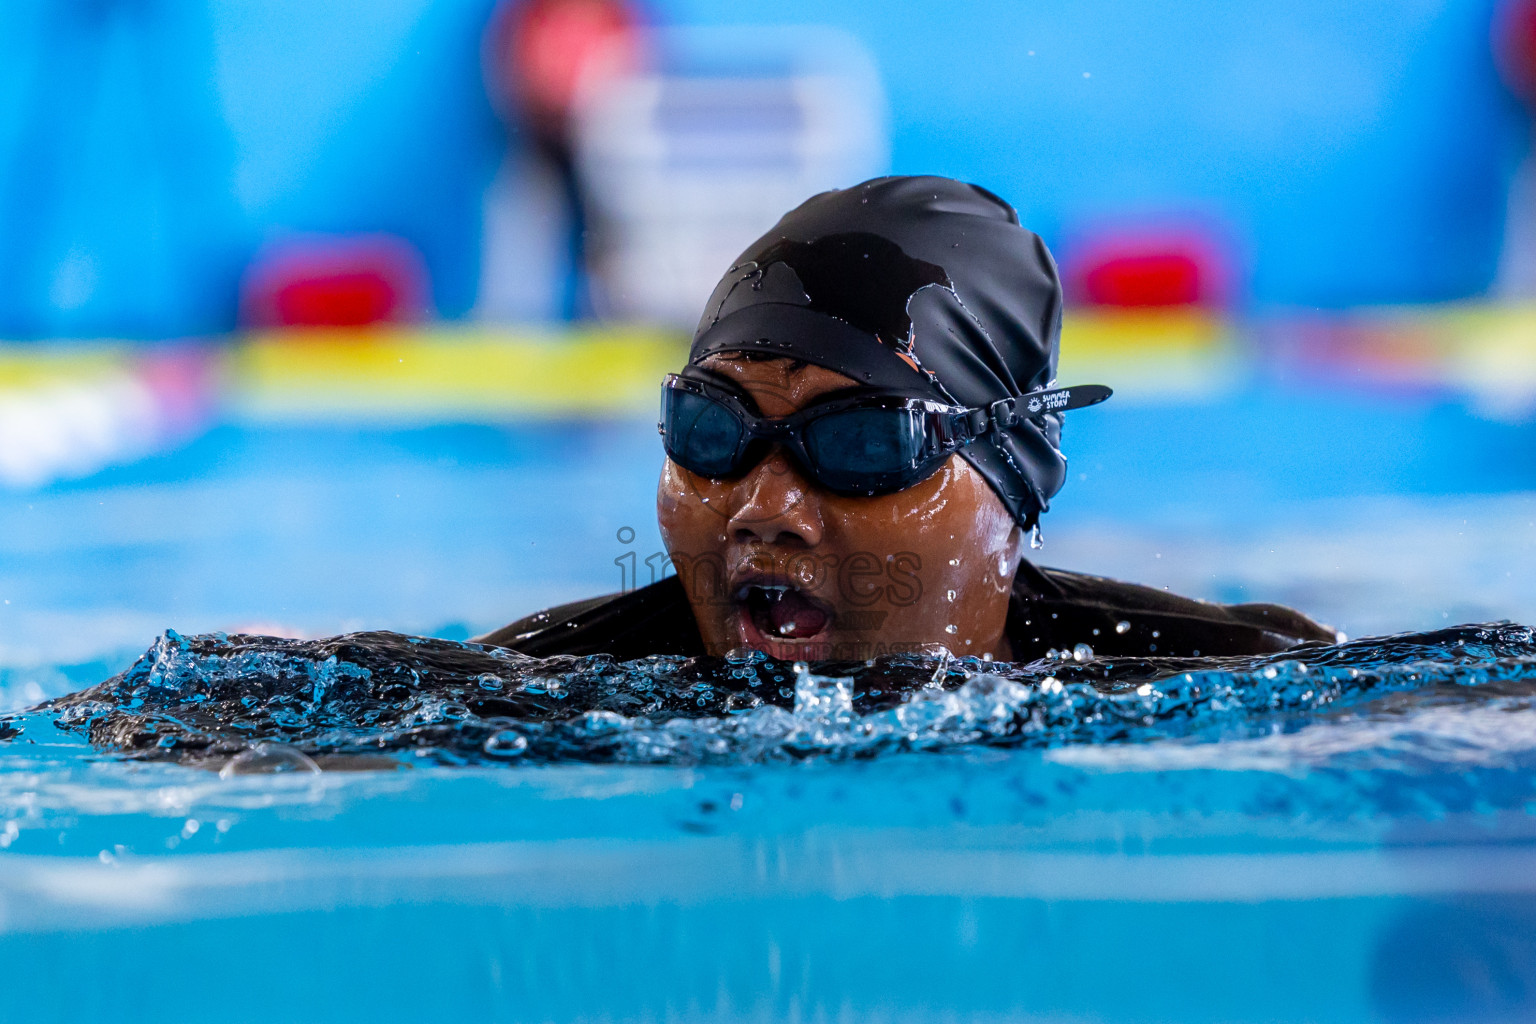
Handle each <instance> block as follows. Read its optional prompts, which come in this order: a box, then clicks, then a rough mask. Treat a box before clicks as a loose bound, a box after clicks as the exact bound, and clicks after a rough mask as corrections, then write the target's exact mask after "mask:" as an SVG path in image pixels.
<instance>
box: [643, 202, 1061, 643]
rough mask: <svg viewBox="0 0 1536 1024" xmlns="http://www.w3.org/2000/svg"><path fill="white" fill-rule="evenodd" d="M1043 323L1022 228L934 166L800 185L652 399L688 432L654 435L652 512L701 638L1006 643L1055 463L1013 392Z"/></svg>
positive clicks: (1035, 409) (1033, 412)
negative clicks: (663, 449)
mask: <svg viewBox="0 0 1536 1024" xmlns="http://www.w3.org/2000/svg"><path fill="white" fill-rule="evenodd" d="M1060 323H1061V286H1060V283H1059V280H1058V277H1057V274H1056V268H1055V264H1054V263H1053V261H1052V260H1051V256H1050V253H1049V252H1048V251H1047V250H1046V248H1045V245H1044V243H1042V242H1041V241H1040V239H1039V238H1038V237H1037V236H1035V235H1034V234H1033V233H1031V232H1029V231H1026V230H1025V229H1023V228H1022V227H1020V226H1019V224H1018V219H1017V216H1016V215H1015V214H1014V211H1013V210H1012V208H1011V207H1009V206H1008V205H1007V204H1006V203H1004V202H1003V201H1002V200H1000V199H998V198H997V197H996V196H994V195H992V194H991V193H989V192H986V191H985V190H983V189H979V188H976V187H975V186H971V185H965V184H962V183H960V182H956V181H951V180H949V179H946V178H934V177H916V178H881V179H877V180H875V181H870V182H866V183H865V184H863V185H859V186H857V187H855V188H851V189H846V190H842V191H836V192H828V193H824V194H822V195H819V196H816V197H814V198H812V199H810V200H808V201H807V202H806V203H804V204H802V205H801V206H800V207H798V208H797V209H795V210H793V211H791V212H790V213H789V214H788V215H786V216H785V217H784V218H783V219H782V220H781V221H780V222H779V223H778V225H777V226H775V228H774V229H773V230H772V231H770V232H769V233H768V234H767V235H765V236H764V237H763V238H761V239H759V240H758V241H757V242H756V243H754V244H753V245H752V246H751V247H750V248H749V249H748V250H747V251H746V252H745V253H744V254H743V255H742V257H741V258H740V259H738V260H737V261H736V265H735V266H734V267H732V269H731V270H730V271H729V272H728V273H727V274H726V276H725V278H724V279H723V280H722V281H721V282H720V284H719V286H718V287H717V288H716V289H715V292H714V294H713V295H712V296H711V297H710V300H709V303H708V305H707V306H706V309H705V311H704V316H703V319H702V321H701V322H700V325H699V330H698V332H697V333H696V335H695V337H694V341H693V346H692V350H691V352H690V357H689V366H688V369H687V370H686V371H685V372H684V374H683V375H682V379H681V380H677V381H674V382H672V384H671V386H670V387H671V390H669V392H668V396H669V397H668V400H669V401H670V402H673V403H674V404H675V406H676V409H675V410H674V412H673V413H670V414H669V415H670V416H673V417H674V418H676V419H677V421H678V422H687V423H688V424H689V425H690V426H689V429H690V430H692V431H693V432H694V436H697V437H700V438H703V439H704V441H705V443H701V445H699V446H697V448H696V449H690V450H688V451H686V452H683V451H682V450H681V449H680V448H679V443H678V441H677V439H676V438H675V437H673V436H671V435H670V434H669V437H668V446H669V451H670V452H671V455H672V457H671V458H669V460H668V462H667V465H666V468H665V470H664V472H663V474H662V478H661V483H660V488H659V491H658V514H659V517H660V523H661V528H662V533H663V536H664V538H665V539H666V542H667V547H668V550H669V552H670V553H671V555H672V559H673V564H674V566H675V567H676V568H677V571H678V575H679V576H680V578H681V579H682V582H683V585H684V588H685V590H686V591H687V593H688V597H689V600H690V603H691V605H692V608H693V611H694V616H695V618H696V619H697V620H698V623H699V627H700V631H701V632H702V634H703V636H704V640H705V642H706V645H707V646H709V647H710V648H711V649H712V650H714V651H715V652H717V653H719V652H721V651H723V650H728V649H730V648H733V647H751V648H755V649H758V650H762V651H765V652H767V653H769V654H771V655H773V656H775V657H780V658H784V659H795V658H806V659H822V658H856V659H863V658H868V657H872V656H874V655H875V654H878V653H881V652H883V651H890V650H894V649H901V648H909V649H910V648H912V647H915V646H918V645H922V644H942V645H944V646H945V647H948V648H949V649H950V650H952V651H954V652H955V653H957V654H975V655H982V654H991V655H993V656H996V657H1005V656H1007V653H1008V652H1007V650H1006V645H1005V641H1004V639H1003V626H1004V622H1005V620H1006V616H1007V607H1008V595H1009V593H1010V589H1011V586H1012V582H1013V577H1014V574H1015V572H1016V571H1017V569H1018V565H1019V561H1020V559H1021V558H1022V557H1023V544H1024V541H1023V537H1024V536H1025V533H1026V531H1028V530H1030V529H1031V528H1032V527H1034V525H1035V524H1036V522H1037V520H1038V517H1039V515H1040V513H1042V512H1043V511H1044V510H1045V508H1046V503H1047V501H1048V500H1049V499H1050V497H1051V496H1052V495H1054V494H1055V493H1056V491H1057V490H1058V489H1060V487H1061V484H1062V482H1063V480H1064V479H1065V476H1066V460H1065V458H1064V457H1063V456H1062V454H1061V451H1060V449H1059V447H1058V440H1059V437H1060V430H1061V414H1060V412H1059V411H1054V410H1055V409H1056V406H1055V405H1053V404H1051V403H1049V402H1048V403H1045V404H1043V405H1042V403H1040V402H1039V401H1035V400H1032V399H1034V398H1035V397H1036V396H1035V395H1034V394H1033V393H1036V392H1039V391H1041V390H1042V389H1045V388H1047V387H1049V386H1050V385H1051V383H1052V382H1053V378H1054V375H1055V365H1056V353H1057V347H1058V339H1059V335H1060ZM871 407H878V409H879V410H880V411H878V412H869V411H868V410H869V408H871ZM892 408H898V409H899V410H900V411H899V412H897V413H896V414H895V420H893V419H892V416H891V414H890V410H891V409H892ZM850 410H852V411H853V412H854V413H855V415H842V416H840V417H834V416H830V415H828V413H829V412H837V413H846V412H848V411H850ZM957 410H961V411H963V410H969V412H961V411H957ZM796 413H803V414H804V415H802V416H800V417H798V418H796V419H793V420H791V421H790V423H789V424H781V423H779V421H781V420H783V419H784V418H786V417H792V416H793V415H794V414H796ZM902 416H906V417H907V419H906V420H901V417H902ZM898 420H900V421H902V422H906V423H909V424H910V423H918V422H919V421H921V423H922V424H923V425H922V426H919V427H917V428H915V429H916V430H917V433H918V434H919V435H924V432H925V431H926V434H925V436H926V437H927V439H928V442H929V446H928V448H926V449H924V451H923V452H921V453H918V454H914V451H913V450H909V449H903V448H902V447H901V446H902V444H903V443H908V444H909V446H910V444H911V443H912V440H911V438H910V437H908V438H905V440H904V439H903V437H901V436H897V435H898V434H900V431H899V430H898V431H896V432H894V433H893V430H892V428H891V426H890V424H891V423H892V422H895V421H898ZM741 424H747V431H746V432H745V433H743V432H742V429H741ZM765 424H766V426H765ZM675 425H676V424H674V426H675ZM753 430H756V431H759V435H757V436H755V437H754V436H749V435H750V434H751V431H753ZM775 431H777V433H775ZM785 431H788V432H787V433H786V432H785ZM769 435H771V436H769ZM733 438H734V439H736V440H735V441H733ZM935 438H940V439H941V440H942V441H943V442H944V443H942V444H940V445H939V446H938V447H937V448H935V447H934V446H933V442H934V440H935ZM733 443H734V444H735V449H734V450H733V449H732V444H733ZM711 445H713V447H714V449H718V450H712V449H711V447H710V446H711ZM893 451H895V452H896V455H895V456H893V454H892V453H893ZM903 453H904V454H903Z"/></svg>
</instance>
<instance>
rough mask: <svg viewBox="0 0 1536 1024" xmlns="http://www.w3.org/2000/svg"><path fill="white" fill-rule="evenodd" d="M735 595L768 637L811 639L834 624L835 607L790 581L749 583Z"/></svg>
mask: <svg viewBox="0 0 1536 1024" xmlns="http://www.w3.org/2000/svg"><path fill="white" fill-rule="evenodd" d="M735 598H736V603H737V604H738V605H739V606H740V607H741V608H742V609H743V610H745V612H746V614H747V618H748V619H750V620H751V623H752V625H753V626H754V627H755V628H756V630H757V631H758V633H760V634H761V635H762V636H763V637H764V638H765V639H767V640H810V639H812V638H814V637H817V636H819V635H820V634H822V633H823V632H825V631H826V629H827V627H828V626H829V625H831V623H832V614H833V613H832V609H831V608H829V607H828V606H827V605H826V604H824V603H822V602H821V601H818V600H816V599H815V598H814V597H811V596H810V595H809V594H806V593H803V592H802V591H800V590H798V589H796V588H795V587H793V586H790V585H788V584H784V583H769V582H766V581H758V582H753V583H745V584H743V585H742V586H740V587H738V588H737V589H736V593H735Z"/></svg>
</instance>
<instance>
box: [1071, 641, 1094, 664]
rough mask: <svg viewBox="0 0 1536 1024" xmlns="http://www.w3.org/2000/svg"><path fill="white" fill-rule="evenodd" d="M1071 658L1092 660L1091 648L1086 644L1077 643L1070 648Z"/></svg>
mask: <svg viewBox="0 0 1536 1024" xmlns="http://www.w3.org/2000/svg"><path fill="white" fill-rule="evenodd" d="M1072 660H1073V661H1092V660H1093V648H1092V647H1089V646H1088V645H1087V644H1078V645H1077V646H1076V647H1074V648H1072Z"/></svg>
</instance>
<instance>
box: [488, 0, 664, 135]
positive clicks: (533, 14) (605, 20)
mask: <svg viewBox="0 0 1536 1024" xmlns="http://www.w3.org/2000/svg"><path fill="white" fill-rule="evenodd" d="M643 29H644V26H643V22H642V19H641V17H640V14H639V11H638V10H637V9H636V8H635V6H634V5H633V4H630V3H625V2H624V0H504V2H503V3H502V4H501V6H500V7H498V8H497V10H496V13H495V14H494V15H493V16H492V19H491V24H490V27H489V28H488V29H487V32H486V72H487V77H488V78H489V79H490V86H491V92H492V96H493V98H494V99H495V100H496V101H497V103H498V105H499V106H501V107H502V108H503V109H504V110H506V111H507V112H508V113H514V112H515V113H520V114H521V115H522V117H523V118H525V119H526V120H527V122H528V123H529V125H530V126H531V127H532V128H533V129H534V131H535V132H537V133H538V134H539V135H540V136H542V137H543V138H544V139H545V141H554V142H557V143H562V144H563V143H564V142H565V141H566V136H567V133H568V129H569V124H570V118H571V109H572V107H573V106H574V105H575V101H576V94H577V90H578V89H579V87H580V86H581V85H582V83H583V80H584V79H586V78H587V77H588V76H608V77H612V76H617V75H621V74H625V73H628V72H631V71H633V70H635V69H636V68H638V67H640V66H641V65H642V63H643V60H644V42H643V38H642V34H643Z"/></svg>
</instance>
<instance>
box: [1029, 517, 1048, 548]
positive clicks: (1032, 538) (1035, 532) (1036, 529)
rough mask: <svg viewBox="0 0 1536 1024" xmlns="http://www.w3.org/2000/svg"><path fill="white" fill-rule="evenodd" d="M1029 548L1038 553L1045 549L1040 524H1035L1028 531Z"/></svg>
mask: <svg viewBox="0 0 1536 1024" xmlns="http://www.w3.org/2000/svg"><path fill="white" fill-rule="evenodd" d="M1029 546H1030V547H1032V548H1034V549H1035V550H1036V551H1039V550H1040V549H1041V548H1043V547H1045V535H1044V534H1043V533H1041V532H1040V524H1039V523H1036V524H1035V525H1034V526H1032V527H1030V529H1029Z"/></svg>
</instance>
